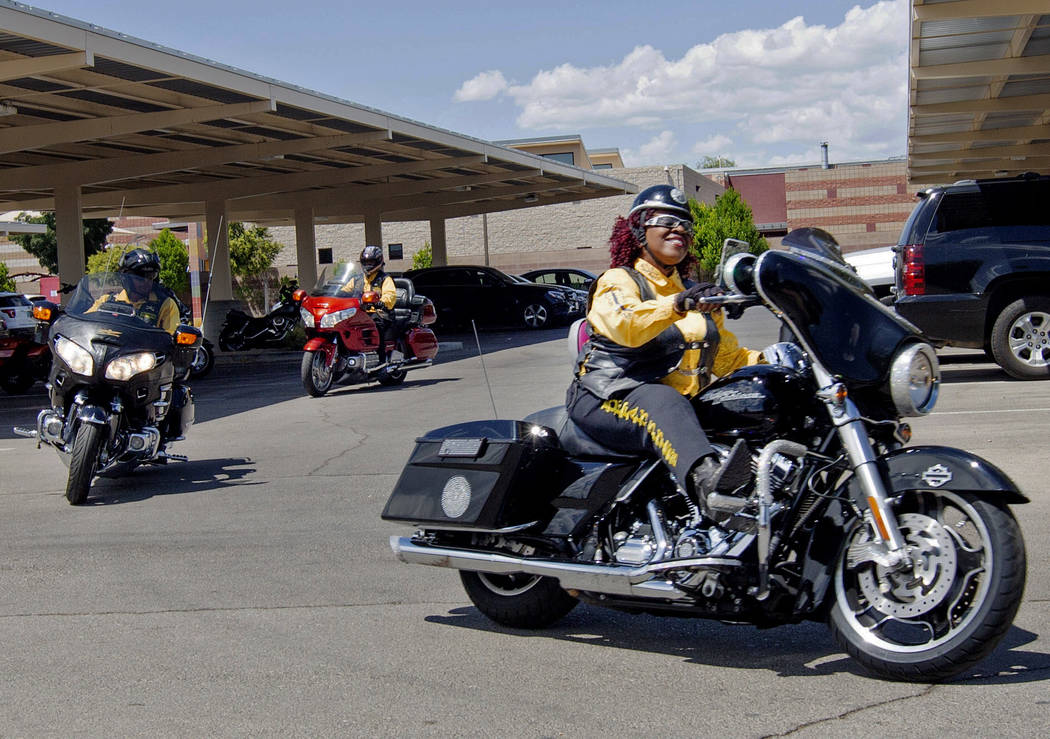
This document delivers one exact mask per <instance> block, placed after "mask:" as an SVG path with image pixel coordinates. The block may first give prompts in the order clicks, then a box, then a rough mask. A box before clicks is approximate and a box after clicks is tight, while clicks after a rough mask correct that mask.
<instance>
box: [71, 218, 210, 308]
mask: <svg viewBox="0 0 1050 739" xmlns="http://www.w3.org/2000/svg"><path fill="white" fill-rule="evenodd" d="M132 249H147V250H148V251H152V252H156V254H157V257H158V258H159V259H160V282H161V284H163V285H164V286H165V287H167V288H168V289H169V290H171V291H172V292H174V293H176V294H181V293H183V292H185V291H186V289H187V288H188V287H189V286H190V278H189V276H188V275H187V274H186V267H187V265H188V264H189V263H190V260H189V256H188V254H187V252H186V245H185V244H183V243H182V242H181V241H179V240H178V238H176V237H175V235H174V234H173V233H172V232H171V231H170V230H168V229H164V230H163V231H161V232H160V234H158V235H157V236H156V237H155V238H154V239H153V240H152V241H150V242H149V243H148V244H147V245H146V246H144V247H142V246H134V245H132V244H127V245H125V246H117V245H113V246H110V247H109V248H108V249H106V250H105V251H100V252H96V253H95V254H92V255H91V256H90V257H88V260H87V270H86V271H87V272H88V273H89V274H91V273H94V272H116V271H117V266H118V265H119V263H120V258H121V256H123V255H124V253H125V252H126V251H131V250H132Z"/></svg>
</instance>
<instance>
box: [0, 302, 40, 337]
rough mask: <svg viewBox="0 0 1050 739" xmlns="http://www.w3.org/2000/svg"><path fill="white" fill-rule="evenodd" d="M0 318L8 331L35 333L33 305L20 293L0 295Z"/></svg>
mask: <svg viewBox="0 0 1050 739" xmlns="http://www.w3.org/2000/svg"><path fill="white" fill-rule="evenodd" d="M0 316H3V319H4V322H5V323H6V324H7V330H8V331H22V330H23V329H25V330H26V331H35V330H36V321H35V320H34V319H33V304H32V303H31V302H30V301H29V298H27V297H26V296H25V295H23V294H22V293H0Z"/></svg>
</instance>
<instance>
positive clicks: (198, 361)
mask: <svg viewBox="0 0 1050 739" xmlns="http://www.w3.org/2000/svg"><path fill="white" fill-rule="evenodd" d="M214 365H215V354H214V353H213V352H212V349H211V347H210V346H208V345H207V344H201V345H200V346H199V347H198V348H197V350H196V351H194V353H193V359H192V360H191V361H190V378H191V379H194V380H198V379H200V378H202V377H205V376H206V375H207V374H208V373H209V372H211V368H212V367H213V366H214Z"/></svg>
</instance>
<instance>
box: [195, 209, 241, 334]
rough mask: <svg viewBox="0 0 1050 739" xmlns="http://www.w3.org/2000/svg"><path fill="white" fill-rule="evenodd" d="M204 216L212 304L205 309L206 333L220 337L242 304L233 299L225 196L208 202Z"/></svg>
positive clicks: (208, 293) (209, 291) (228, 226)
mask: <svg viewBox="0 0 1050 739" xmlns="http://www.w3.org/2000/svg"><path fill="white" fill-rule="evenodd" d="M204 218H205V222H206V226H207V229H208V268H209V269H210V270H211V273H210V274H209V276H208V292H207V298H208V305H207V307H206V308H205V312H204V326H202V330H203V331H204V335H205V336H207V337H208V338H209V339H211V340H212V341H216V340H218V337H219V331H220V330H221V329H222V324H223V321H225V320H226V314H227V313H229V312H230V309H231V308H237V307H239V305H238V303H237V301H235V300H234V299H233V280H232V279H231V278H230V222H229V219H228V216H227V213H226V201H225V200H212V201H208V202H207V203H205V204H204Z"/></svg>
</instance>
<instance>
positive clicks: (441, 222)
mask: <svg viewBox="0 0 1050 739" xmlns="http://www.w3.org/2000/svg"><path fill="white" fill-rule="evenodd" d="M430 255H431V263H432V264H433V265H434V266H435V267H444V266H445V265H447V264H448V249H447V248H446V246H445V219H444V218H431V219H430Z"/></svg>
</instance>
